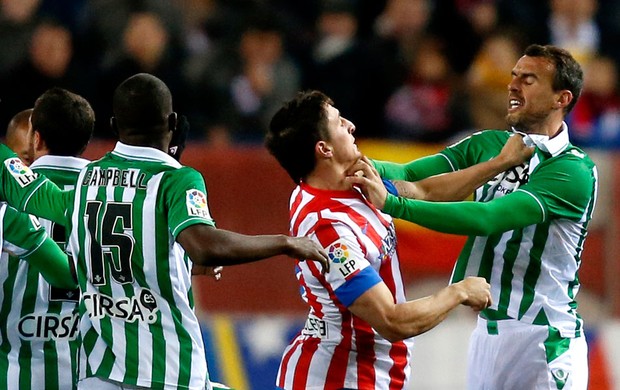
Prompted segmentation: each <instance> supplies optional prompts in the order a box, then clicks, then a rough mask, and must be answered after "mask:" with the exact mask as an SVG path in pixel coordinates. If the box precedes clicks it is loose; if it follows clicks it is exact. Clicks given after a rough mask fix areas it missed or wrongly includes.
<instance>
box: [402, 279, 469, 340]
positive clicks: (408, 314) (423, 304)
mask: <svg viewBox="0 0 620 390" xmlns="http://www.w3.org/2000/svg"><path fill="white" fill-rule="evenodd" d="M465 299H466V294H464V293H463V292H462V291H461V290H459V288H458V287H457V286H456V285H450V286H448V287H445V288H443V289H441V290H440V291H438V292H437V293H435V294H433V295H431V296H427V297H423V298H419V299H416V300H413V301H409V302H406V303H402V304H399V305H396V315H395V317H396V319H395V323H396V325H397V326H396V328H399V329H401V330H402V331H403V332H402V334H401V336H402V338H408V337H413V336H417V335H420V334H422V333H424V332H427V331H429V330H431V329H433V328H434V327H435V326H437V325H438V324H439V323H440V322H441V321H443V320H444V319H445V318H446V317H447V316H448V314H449V313H450V311H452V310H453V309H454V308H456V307H457V306H459V305H460V304H462V303H463V302H464V301H465Z"/></svg>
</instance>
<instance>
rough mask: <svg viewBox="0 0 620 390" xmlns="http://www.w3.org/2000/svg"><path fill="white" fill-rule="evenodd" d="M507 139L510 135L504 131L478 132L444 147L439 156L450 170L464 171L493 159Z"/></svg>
mask: <svg viewBox="0 0 620 390" xmlns="http://www.w3.org/2000/svg"><path fill="white" fill-rule="evenodd" d="M509 137H510V133H509V132H507V131H504V130H484V131H479V132H476V133H473V134H471V135H470V136H468V137H465V138H463V139H462V140H460V141H458V142H456V143H454V144H452V145H450V146H448V147H446V148H445V149H444V150H442V151H441V152H439V154H440V155H442V156H444V157H445V158H446V159H447V160H448V161H449V163H450V166H451V167H452V170H454V171H456V170H459V169H465V168H469V167H471V166H472V165H476V164H478V163H480V162H483V161H487V160H489V159H490V158H491V157H495V155H494V153H495V152H497V153H498V154H499V153H500V151H501V150H502V147H503V146H504V144H505V143H506V140H507V139H508V138H509ZM489 153H491V154H489Z"/></svg>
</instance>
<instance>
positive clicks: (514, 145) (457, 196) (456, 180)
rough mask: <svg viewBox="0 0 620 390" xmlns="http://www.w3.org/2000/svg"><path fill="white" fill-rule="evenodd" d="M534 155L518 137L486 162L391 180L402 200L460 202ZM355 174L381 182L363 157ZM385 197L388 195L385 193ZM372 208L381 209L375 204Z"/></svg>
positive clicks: (509, 141)
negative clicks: (432, 174)
mask: <svg viewBox="0 0 620 390" xmlns="http://www.w3.org/2000/svg"><path fill="white" fill-rule="evenodd" d="M533 152H534V148H533V147H528V146H526V145H525V144H524V143H523V137H522V136H521V135H513V136H511V137H510V138H509V139H508V141H507V142H506V144H505V145H504V147H503V148H502V151H501V152H500V154H499V155H498V156H497V157H495V158H493V159H491V160H489V161H485V162H482V163H479V164H476V165H473V166H471V167H468V168H466V169H462V170H458V171H454V172H449V173H444V174H439V175H435V176H431V177H428V178H426V179H422V180H419V181H415V182H410V181H401V180H397V181H394V186H395V187H396V190H397V191H398V195H399V196H403V197H405V198H410V199H421V200H431V201H456V200H463V199H465V198H467V197H468V196H469V195H471V194H472V193H473V192H474V191H475V190H476V188H478V187H480V186H482V185H483V184H484V183H486V182H488V181H489V180H491V179H492V178H494V177H495V176H496V175H498V174H499V173H501V172H504V171H505V170H507V169H509V168H511V167H513V166H515V165H519V164H521V163H523V162H524V161H526V160H528V159H529V158H530V157H531V156H532V153H533ZM355 171H361V172H363V177H364V178H368V179H369V180H374V181H376V182H377V183H378V180H379V179H380V178H379V177H378V176H379V175H380V174H379V172H378V171H377V170H376V169H375V168H374V166H373V165H372V163H371V162H370V161H369V160H368V159H367V158H365V157H364V158H363V159H362V161H360V162H359V163H357V164H356V165H355V166H354V167H353V168H352V169H351V170H350V171H349V173H350V174H352V173H353V172H355ZM352 181H353V183H355V184H358V185H361V186H362V188H363V187H364V186H367V185H368V184H367V182H366V181H364V180H362V178H360V179H353V180H352ZM385 194H386V195H387V192H386V193H385ZM373 203H374V202H373ZM375 206H378V207H382V206H379V205H377V204H375Z"/></svg>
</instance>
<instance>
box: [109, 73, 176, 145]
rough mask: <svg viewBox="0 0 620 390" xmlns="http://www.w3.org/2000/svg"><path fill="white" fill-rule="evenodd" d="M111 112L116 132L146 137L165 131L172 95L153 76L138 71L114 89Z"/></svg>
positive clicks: (170, 109) (170, 112)
mask: <svg viewBox="0 0 620 390" xmlns="http://www.w3.org/2000/svg"><path fill="white" fill-rule="evenodd" d="M112 111H113V112H114V119H115V123H116V126H117V130H118V131H119V133H123V134H125V135H145V136H148V135H152V134H153V133H154V132H163V131H168V130H169V122H168V121H169V116H170V114H172V95H171V93H170V90H169V89H168V87H167V86H166V84H165V83H164V82H163V81H161V80H160V79H158V78H157V77H155V76H153V75H151V74H148V73H138V74H136V75H134V76H131V77H129V78H128V79H126V80H125V81H123V82H122V83H121V84H120V85H119V86H118V87H117V88H116V90H115V91H114V97H113V99H112Z"/></svg>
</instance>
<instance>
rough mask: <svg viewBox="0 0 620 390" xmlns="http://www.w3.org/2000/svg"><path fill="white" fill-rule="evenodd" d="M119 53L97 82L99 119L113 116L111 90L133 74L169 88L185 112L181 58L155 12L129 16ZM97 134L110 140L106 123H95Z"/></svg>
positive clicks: (176, 105)
mask: <svg viewBox="0 0 620 390" xmlns="http://www.w3.org/2000/svg"><path fill="white" fill-rule="evenodd" d="M119 46H120V48H121V51H120V52H119V53H118V56H117V57H115V58H114V60H112V62H111V63H110V64H109V65H108V66H105V67H103V68H102V69H101V71H100V72H101V73H100V75H99V78H98V80H97V95H96V99H95V111H96V112H97V116H99V117H100V118H110V117H111V116H112V107H111V104H110V102H111V100H110V98H111V97H112V95H113V93H114V88H115V87H116V86H118V85H119V84H120V83H121V82H122V81H123V80H125V79H126V78H128V77H130V76H131V75H134V74H136V73H141V72H145V73H150V74H153V75H155V76H157V77H158V78H160V79H161V80H164V82H165V83H166V85H168V86H169V88H170V91H171V92H172V94H173V95H174V96H178V98H177V99H176V100H175V109H177V110H179V111H180V112H185V109H186V100H185V99H186V94H185V91H186V86H185V79H184V77H183V73H182V72H183V67H182V64H183V58H182V57H177V56H176V49H175V47H174V45H173V41H172V36H171V34H170V31H169V30H168V26H167V24H166V23H164V20H163V19H162V17H161V16H159V14H157V13H155V12H135V13H131V14H130V15H129V17H128V19H127V24H126V25H125V26H124V30H123V36H122V40H121V45H119ZM95 131H96V133H97V134H98V135H99V136H101V137H106V138H113V137H114V134H112V133H111V132H110V128H109V123H108V121H107V120H101V121H98V122H97V125H96V129H95Z"/></svg>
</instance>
